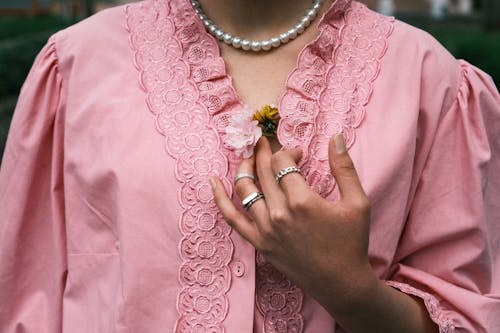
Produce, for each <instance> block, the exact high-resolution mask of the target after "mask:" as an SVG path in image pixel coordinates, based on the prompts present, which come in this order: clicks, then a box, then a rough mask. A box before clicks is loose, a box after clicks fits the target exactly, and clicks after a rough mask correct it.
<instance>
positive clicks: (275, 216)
mask: <svg viewBox="0 0 500 333" xmlns="http://www.w3.org/2000/svg"><path fill="white" fill-rule="evenodd" d="M287 217H288V214H287V212H286V210H285V209H282V208H273V209H271V210H270V211H269V219H270V220H271V222H273V223H276V224H283V223H284V222H285V221H286V220H287Z"/></svg>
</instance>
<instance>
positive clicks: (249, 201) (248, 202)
mask: <svg viewBox="0 0 500 333" xmlns="http://www.w3.org/2000/svg"><path fill="white" fill-rule="evenodd" d="M260 199H264V193H262V192H254V193H252V194H250V195H249V196H248V197H246V198H245V199H243V201H241V204H242V205H243V207H244V208H245V209H246V210H248V209H249V208H250V207H251V206H252V205H253V204H254V203H255V202H256V201H257V200H260Z"/></svg>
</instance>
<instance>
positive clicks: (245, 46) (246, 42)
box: [241, 39, 250, 51]
mask: <svg viewBox="0 0 500 333" xmlns="http://www.w3.org/2000/svg"><path fill="white" fill-rule="evenodd" d="M241 48H242V49H243V50H245V51H248V50H250V41H249V40H247V39H244V40H242V41H241Z"/></svg>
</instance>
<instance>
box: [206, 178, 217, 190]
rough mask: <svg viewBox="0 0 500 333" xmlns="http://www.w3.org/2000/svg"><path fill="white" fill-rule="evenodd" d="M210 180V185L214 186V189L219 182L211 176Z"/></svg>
mask: <svg viewBox="0 0 500 333" xmlns="http://www.w3.org/2000/svg"><path fill="white" fill-rule="evenodd" d="M208 182H209V183H210V186H212V190H215V188H216V187H217V183H216V182H215V179H213V178H210V179H209V180H208Z"/></svg>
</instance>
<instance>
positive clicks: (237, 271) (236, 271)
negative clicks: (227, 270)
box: [233, 261, 245, 277]
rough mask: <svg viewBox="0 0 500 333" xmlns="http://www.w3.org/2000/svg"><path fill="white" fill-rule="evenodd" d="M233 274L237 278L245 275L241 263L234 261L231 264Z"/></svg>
mask: <svg viewBox="0 0 500 333" xmlns="http://www.w3.org/2000/svg"><path fill="white" fill-rule="evenodd" d="M233 273H234V275H236V276H237V277H242V276H243V275H244V274H245V265H244V264H243V263H242V262H241V261H235V262H234V264H233Z"/></svg>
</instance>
